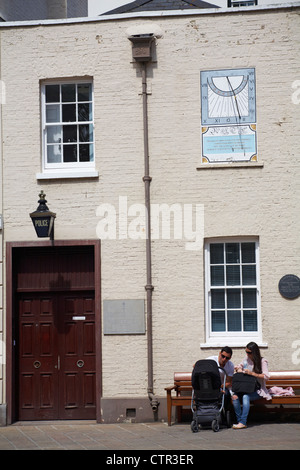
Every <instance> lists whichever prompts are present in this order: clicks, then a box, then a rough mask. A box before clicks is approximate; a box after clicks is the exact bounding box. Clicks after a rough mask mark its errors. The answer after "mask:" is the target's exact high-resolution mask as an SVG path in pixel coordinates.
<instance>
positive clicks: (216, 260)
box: [210, 243, 224, 264]
mask: <svg viewBox="0 0 300 470" xmlns="http://www.w3.org/2000/svg"><path fill="white" fill-rule="evenodd" d="M223 248H224V245H223V243H212V244H211V245H210V264H224V251H223Z"/></svg>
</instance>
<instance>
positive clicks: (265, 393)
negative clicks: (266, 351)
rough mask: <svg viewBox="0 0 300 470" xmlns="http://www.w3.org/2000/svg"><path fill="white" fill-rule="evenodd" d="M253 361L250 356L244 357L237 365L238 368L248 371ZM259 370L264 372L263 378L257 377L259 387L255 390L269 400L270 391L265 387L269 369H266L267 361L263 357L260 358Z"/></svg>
mask: <svg viewBox="0 0 300 470" xmlns="http://www.w3.org/2000/svg"><path fill="white" fill-rule="evenodd" d="M253 365H254V364H253V362H252V361H251V359H250V357H248V356H247V357H246V358H245V359H244V361H243V362H241V364H239V365H238V368H239V369H249V370H250V371H252V370H253ZM261 371H262V374H264V378H263V379H260V378H257V380H258V382H259V383H260V389H259V390H257V393H258V395H260V396H261V397H262V398H265V399H266V400H271V399H272V397H271V395H270V393H269V392H268V389H267V387H266V381H267V380H268V379H269V378H270V374H269V369H268V361H267V359H265V358H264V357H263V358H262V360H261Z"/></svg>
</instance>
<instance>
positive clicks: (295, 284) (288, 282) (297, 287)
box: [278, 274, 300, 299]
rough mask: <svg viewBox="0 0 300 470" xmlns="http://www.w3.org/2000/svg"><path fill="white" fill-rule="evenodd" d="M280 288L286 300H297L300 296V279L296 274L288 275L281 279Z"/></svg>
mask: <svg viewBox="0 0 300 470" xmlns="http://www.w3.org/2000/svg"><path fill="white" fill-rule="evenodd" d="M278 288H279V292H280V294H281V295H282V296H283V297H285V298H286V299H296V297H298V296H299V295H300V279H299V277H298V276H295V275H294V274H286V276H283V277H282V278H281V279H280V281H279V285H278Z"/></svg>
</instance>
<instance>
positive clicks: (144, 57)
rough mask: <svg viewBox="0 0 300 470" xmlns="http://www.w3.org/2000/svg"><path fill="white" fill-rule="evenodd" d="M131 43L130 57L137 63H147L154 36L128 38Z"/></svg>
mask: <svg viewBox="0 0 300 470" xmlns="http://www.w3.org/2000/svg"><path fill="white" fill-rule="evenodd" d="M128 39H129V40H130V41H131V42H132V57H133V58H134V59H135V60H136V61H137V62H149V61H150V60H151V58H152V56H151V44H152V42H153V40H154V35H153V34H152V33H151V34H136V35H133V36H130V37H129V38H128Z"/></svg>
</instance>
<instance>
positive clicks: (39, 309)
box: [17, 291, 96, 420]
mask: <svg viewBox="0 0 300 470" xmlns="http://www.w3.org/2000/svg"><path fill="white" fill-rule="evenodd" d="M17 302H18V343H19V346H18V356H19V358H18V383H19V386H18V394H19V397H18V404H19V413H18V415H19V419H20V420H51V419H95V417H96V364H95V362H96V354H95V298H94V291H84V292H80V291H75V292H72V291H71V292H48V293H45V292H44V293H43V292H40V293H38V292H35V293H28V292H27V293H24V292H23V293H19V294H18V295H17Z"/></svg>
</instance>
